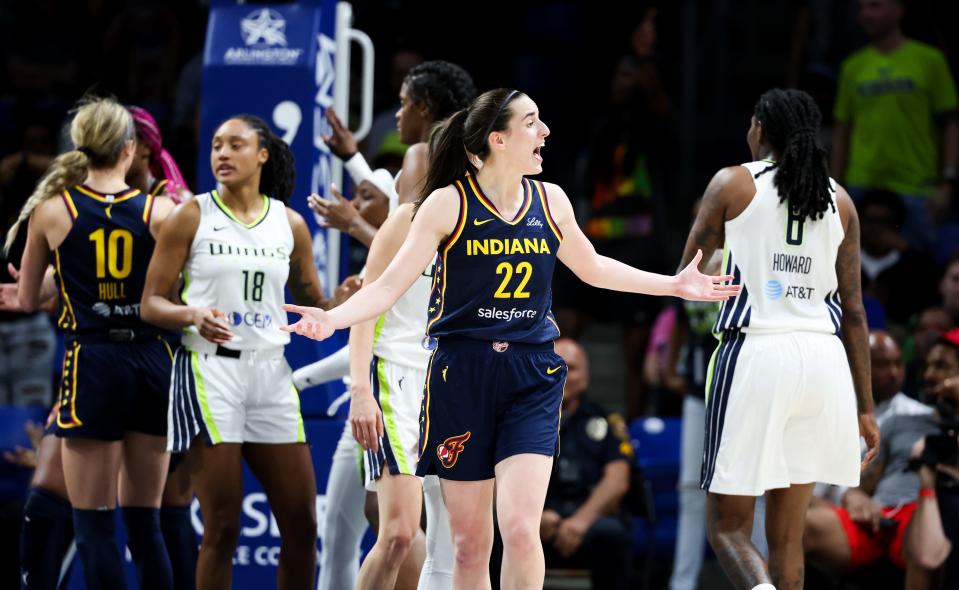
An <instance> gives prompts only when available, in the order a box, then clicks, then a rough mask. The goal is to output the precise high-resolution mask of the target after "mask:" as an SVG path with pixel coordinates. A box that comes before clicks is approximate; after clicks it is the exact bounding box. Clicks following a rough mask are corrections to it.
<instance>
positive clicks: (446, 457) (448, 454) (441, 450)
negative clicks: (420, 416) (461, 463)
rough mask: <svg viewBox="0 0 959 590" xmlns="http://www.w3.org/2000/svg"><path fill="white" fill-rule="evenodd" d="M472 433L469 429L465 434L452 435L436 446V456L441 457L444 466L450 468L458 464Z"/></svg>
mask: <svg viewBox="0 0 959 590" xmlns="http://www.w3.org/2000/svg"><path fill="white" fill-rule="evenodd" d="M470 434H471V433H470V432H469V431H467V432H466V433H465V434H460V435H457V436H451V437H449V438H448V439H446V440H444V441H443V442H442V443H441V444H440V445H439V446H437V447H436V456H437V457H438V458H439V460H440V463H442V464H443V467H445V468H447V469H450V468H452V467H453V465H456V460H457V459H459V456H460V453H462V452H463V449H464V448H465V447H464V445H465V444H466V441H468V440H469V439H470Z"/></svg>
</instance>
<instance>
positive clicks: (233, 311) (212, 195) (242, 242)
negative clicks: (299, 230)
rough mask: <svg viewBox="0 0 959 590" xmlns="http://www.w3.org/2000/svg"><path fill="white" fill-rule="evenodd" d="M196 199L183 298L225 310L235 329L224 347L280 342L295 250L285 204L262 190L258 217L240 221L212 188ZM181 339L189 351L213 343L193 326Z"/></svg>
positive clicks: (253, 347) (250, 347)
mask: <svg viewBox="0 0 959 590" xmlns="http://www.w3.org/2000/svg"><path fill="white" fill-rule="evenodd" d="M195 199H196V202H197V204H198V205H199V207H200V225H199V226H198V227H197V229H196V235H194V237H193V243H192V244H191V245H190V253H189V254H188V255H187V260H186V264H184V266H183V288H182V290H181V292H180V298H181V299H182V300H183V303H185V304H186V305H189V306H191V307H215V308H217V309H219V310H220V311H222V312H223V313H224V314H226V318H225V321H226V322H227V323H228V324H229V326H230V330H231V331H232V332H233V340H231V341H230V342H228V343H227V344H226V347H227V348H232V349H236V350H257V349H266V348H274V347H277V346H284V345H285V344H287V343H288V342H289V341H290V335H289V334H288V333H286V332H284V331H282V330H280V326H281V325H283V324H285V323H286V312H285V311H283V298H284V291H283V290H284V288H285V286H286V280H287V277H288V276H289V274H290V254H291V253H292V252H293V230H292V229H291V228H290V221H289V218H288V217H287V213H286V206H285V205H284V204H283V203H282V202H280V201H277V200H275V199H271V198H269V197H267V196H266V195H264V196H263V209H262V210H261V212H260V214H259V215H258V216H257V218H256V219H254V220H253V222H251V223H243V222H242V221H240V220H239V219H238V218H237V217H236V216H235V215H234V214H233V212H232V211H230V209H229V207H227V206H226V204H224V203H223V201H222V200H221V199H220V196H219V195H218V194H217V192H216V191H212V192H209V193H204V194H202V195H197V196H196V197H195ZM188 206H189V205H188ZM182 342H183V344H184V345H185V346H186V347H187V348H189V349H191V350H206V349H207V348H209V347H210V346H211V343H210V342H209V341H208V340H206V339H204V338H203V337H202V336H200V334H199V333H198V332H197V329H196V327H194V326H190V327H189V328H186V329H185V330H184V334H183V339H182Z"/></svg>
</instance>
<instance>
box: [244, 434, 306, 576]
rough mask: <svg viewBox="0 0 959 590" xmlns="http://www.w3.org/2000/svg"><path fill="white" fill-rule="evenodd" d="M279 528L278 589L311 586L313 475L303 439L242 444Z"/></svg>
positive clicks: (247, 460)
mask: <svg viewBox="0 0 959 590" xmlns="http://www.w3.org/2000/svg"><path fill="white" fill-rule="evenodd" d="M243 457H244V458H245V459H246V462H247V464H248V465H249V466H250V469H251V470H252V471H253V474H254V475H255V476H256V478H257V480H258V481H259V482H260V483H261V484H262V485H263V490H264V491H265V492H266V497H267V500H268V501H269V503H270V508H271V509H272V510H273V514H274V515H275V516H276V524H277V526H278V527H279V529H280V563H279V568H278V571H277V588H278V589H279V590H294V589H299V590H313V585H314V581H315V578H316V538H317V537H316V478H315V476H314V474H313V460H312V458H311V457H310V448H309V447H308V446H307V445H306V444H305V443H284V444H260V443H246V444H244V445H243Z"/></svg>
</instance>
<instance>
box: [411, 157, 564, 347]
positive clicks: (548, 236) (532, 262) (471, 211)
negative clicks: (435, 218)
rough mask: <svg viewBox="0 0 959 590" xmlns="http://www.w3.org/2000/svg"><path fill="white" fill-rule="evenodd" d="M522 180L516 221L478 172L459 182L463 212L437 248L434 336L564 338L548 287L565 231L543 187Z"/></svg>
mask: <svg viewBox="0 0 959 590" xmlns="http://www.w3.org/2000/svg"><path fill="white" fill-rule="evenodd" d="M522 182H523V192H524V200H523V204H522V206H521V207H520V209H519V212H518V213H517V214H516V216H515V217H514V218H513V219H506V218H505V217H503V216H502V215H501V214H500V213H499V211H497V209H496V206H495V205H493V203H492V202H491V201H490V200H489V199H488V198H487V197H486V196H485V195H484V194H483V191H482V189H481V188H480V186H479V184H478V183H477V182H476V179H475V178H473V176H472V175H468V176H466V177H464V178H462V179H461V180H457V181H456V182H455V183H454V186H455V187H456V190H457V191H458V192H459V197H460V212H459V218H458V220H457V224H456V228H455V230H454V231H453V233H452V234H451V235H450V236H449V238H447V239H446V240H445V241H444V242H442V243H441V244H440V246H439V250H438V253H439V256H438V257H437V261H436V267H435V274H434V280H433V290H432V293H431V296H430V301H429V306H428V314H429V323H428V325H427V331H428V333H429V335H430V336H431V337H433V338H440V339H442V338H443V337H444V336H456V337H463V338H470V339H475V340H487V341H497V342H526V343H543V342H548V341H551V340H554V339H555V338H556V337H557V336H559V328H558V327H557V326H556V321H555V319H554V318H553V313H552V311H551V309H550V307H551V306H552V299H553V297H552V291H551V289H550V284H551V282H552V278H553V267H554V266H555V264H556V252H557V250H558V249H559V245H560V242H561V241H562V234H561V232H560V231H559V228H558V227H557V226H556V224H555V223H554V222H553V218H552V217H551V215H550V212H549V205H548V204H547V202H546V192H545V190H544V189H543V184H542V183H541V182H536V181H531V180H528V179H525V178H524V179H523V181H522Z"/></svg>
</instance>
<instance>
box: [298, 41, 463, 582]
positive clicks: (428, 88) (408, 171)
mask: <svg viewBox="0 0 959 590" xmlns="http://www.w3.org/2000/svg"><path fill="white" fill-rule="evenodd" d="M475 96H476V89H475V86H474V85H473V79H472V78H471V77H470V75H469V74H468V73H467V72H466V71H465V70H464V69H463V68H461V67H459V66H457V65H456V64H452V63H449V62H446V61H439V60H437V61H427V62H424V63H422V64H419V65H417V66H416V67H414V68H412V69H411V70H410V72H409V73H408V74H407V75H406V78H405V79H404V81H403V84H402V85H401V87H400V96H399V98H400V109H399V110H398V111H397V113H396V126H397V129H398V131H399V135H400V141H401V142H402V143H404V144H406V145H409V146H410V148H409V149H408V150H407V151H406V154H405V155H404V157H403V167H402V169H401V170H400V172H399V173H398V174H397V176H396V179H395V180H396V190H395V191H390V195H389V197H390V210H391V211H393V210H395V209H396V206H397V204H398V203H400V204H401V203H412V202H413V201H415V200H416V197H417V195H418V193H419V191H420V190H421V189H422V186H423V182H424V181H425V178H426V167H427V150H428V146H427V144H426V142H427V141H428V140H429V134H430V130H431V129H432V128H433V125H434V124H435V123H436V122H437V121H442V120H443V119H445V118H446V117H448V116H450V115H451V114H452V113H453V112H455V111H457V110H459V109H462V108H465V107H467V106H468V105H469V103H470V101H471V100H473V98H474V97H475ZM327 113H328V118H329V120H330V126H331V129H332V134H331V135H330V136H327V137H325V138H324V139H325V141H326V143H327V144H328V145H329V146H330V149H331V150H332V151H333V152H334V154H335V155H337V156H338V157H340V158H342V159H343V160H344V161H345V162H346V167H347V169H348V170H349V171H350V174H351V175H352V177H353V179H354V182H357V183H358V184H359V182H360V180H359V179H363V178H368V177H370V176H371V175H372V174H373V173H371V172H370V171H369V166H367V165H366V162H365V160H363V156H362V154H360V153H359V152H358V148H357V145H356V141H355V139H354V138H353V136H352V134H351V133H350V131H349V130H348V129H347V128H346V127H344V126H343V125H342V123H341V122H340V121H339V119H338V118H337V117H336V114H335V113H333V112H332V110H330V111H327ZM310 206H311V207H312V208H313V209H314V211H316V212H317V213H319V214H320V215H323V216H326V217H327V218H329V219H333V218H334V217H335V216H333V215H331V208H332V207H335V205H334V204H333V203H331V202H330V201H326V200H324V199H320V198H318V197H315V196H312V197H311V198H310ZM365 217H366V216H358V220H359V221H355V222H353V223H351V224H349V225H348V226H347V227H340V228H338V229H341V230H342V231H346V232H348V233H349V234H350V235H351V236H353V237H355V238H357V239H360V240H361V241H362V240H363V239H365V238H364V236H369V239H370V240H371V241H372V239H373V238H372V236H373V235H375V233H376V231H377V230H376V229H375V228H374V226H373V225H372V223H371V222H370V220H368V219H365ZM399 225H400V228H399V229H398V230H397V231H400V232H402V233H403V235H405V233H406V231H407V230H408V227H409V223H408V220H407V222H405V223H402V224H399ZM400 241H402V238H400ZM388 249H389V250H390V252H389V253H388V254H385V255H384V262H385V263H388V262H389V260H390V259H391V258H392V256H393V253H395V248H393V247H392V246H390V247H389V248H388ZM381 268H382V267H381ZM427 295H428V294H427ZM427 295H423V296H422V297H421V300H420V307H421V311H420V313H421V317H422V318H423V319H421V320H418V321H417V322H416V323H417V324H418V325H419V326H420V328H419V332H418V336H415V337H414V336H413V333H414V331H415V330H412V329H407V330H406V331H401V333H400V334H397V335H395V336H393V337H391V336H389V335H388V334H386V335H385V336H384V337H385V338H388V339H390V340H392V339H393V338H396V340H392V341H394V342H395V341H399V342H403V341H405V340H409V339H412V338H415V342H414V341H412V340H410V341H408V342H405V343H404V344H403V345H402V346H404V347H407V346H421V345H420V340H422V335H423V328H424V322H425V317H426V314H425V308H426V302H427V299H428V297H427ZM406 317H407V319H408V320H409V321H411V322H412V321H413V320H412V317H413V316H406ZM392 323H393V322H391V324H392ZM410 325H412V324H410ZM400 326H402V322H401V323H400ZM364 338H372V336H371V335H370V336H365V337H364ZM367 346H368V345H367ZM367 350H368V348H367ZM408 350H409V349H408ZM339 354H340V353H334V355H333V356H337V355H339ZM365 354H367V355H368V354H369V353H368V352H367V353H365ZM366 358H367V359H368V357H366ZM402 358H403V359H404V362H405V364H406V365H408V364H409V362H410V356H409V355H408V354H407V355H403V357H402ZM332 360H333V359H330V358H327V359H323V360H321V361H319V362H318V363H315V364H314V365H313V367H315V369H320V368H323V369H324V372H326V373H327V375H328V374H329V373H328V370H329V369H330V368H331V364H332V363H331V361H332ZM401 364H403V363H401ZM369 365H370V361H369V360H365V361H362V360H360V361H359V363H358V365H357V366H359V367H361V369H362V370H361V371H359V373H358V374H362V376H363V379H361V380H355V379H354V380H353V383H354V384H357V386H358V387H360V389H359V391H357V392H355V393H354V395H356V396H359V397H361V398H362V399H363V401H364V402H368V401H369V400H370V399H371V395H372V394H371V393H370V390H369V388H368V387H366V388H364V387H363V384H367V385H368V384H369ZM425 368H426V361H425V360H424V361H423V363H422V366H421V367H420V369H421V370H425ZM313 372H314V371H313V369H311V368H310V367H305V368H303V369H299V370H297V372H296V376H297V377H306V376H309V375H311V374H312V373H313ZM317 372H318V371H317ZM415 391H416V394H417V395H422V388H419V389H417V390H415ZM403 399H407V400H408V399H410V398H407V397H405V396H404V398H403ZM401 401H402V400H401ZM416 403H419V402H418V400H417V402H416ZM374 406H375V404H367V405H366V408H367V409H368V410H371V411H370V412H367V413H366V414H364V415H363V419H365V420H367V423H368V424H370V423H371V421H372V420H373V417H374V415H373V412H375V411H377V410H376V408H375V407H374ZM351 412H353V406H352V405H351ZM354 417H357V415H355V414H354ZM400 420H402V418H400ZM358 451H359V447H357V446H356V439H355V438H354V431H353V430H352V428H351V425H350V424H347V425H346V427H345V428H344V432H343V437H342V438H341V439H340V442H339V443H338V444H337V448H336V452H335V454H334V457H333V465H332V467H331V469H330V478H329V483H328V484H327V500H328V501H329V502H330V504H331V505H333V506H337V507H340V508H341V509H339V510H331V511H327V515H326V522H325V527H324V548H323V555H322V558H321V559H322V565H321V568H320V581H319V585H318V587H319V590H331V589H334V590H335V589H338V588H352V587H354V586H355V576H354V570H353V569H352V568H346V567H343V565H342V564H343V563H351V564H352V563H355V562H356V560H357V558H358V556H359V542H360V539H361V537H362V534H363V530H364V529H365V523H364V521H363V517H362V513H361V510H362V503H361V502H360V498H361V496H359V495H358V494H357V493H356V491H355V490H354V489H352V488H353V487H354V486H356V485H357V484H356V482H357V477H356V467H355V466H356V453H357V452H358ZM423 488H424V494H425V499H426V519H427V539H426V559H425V562H424V561H423V558H422V552H421V550H420V551H419V552H418V551H417V547H416V541H414V547H413V548H412V549H411V550H410V551H409V552H408V558H407V560H406V561H405V562H404V564H403V567H402V568H401V570H400V573H399V578H398V579H397V589H398V590H399V589H401V588H412V586H413V585H415V584H416V579H417V577H418V578H419V583H418V585H417V587H418V588H420V590H433V589H441V588H449V580H450V576H451V575H452V554H451V551H450V549H449V535H448V533H447V532H445V528H444V527H445V525H446V522H447V521H448V518H447V516H446V509H445V507H444V505H443V499H442V497H441V495H440V490H439V481H438V480H437V479H436V477H435V476H428V477H426V479H425V480H424V483H423ZM430 523H435V525H433V526H431V525H430ZM381 524H383V523H382V522H381ZM381 528H382V527H381ZM418 555H419V557H418V558H417V556H418ZM410 562H415V563H410ZM374 563H376V562H375V560H374ZM421 565H422V567H420V566H421ZM371 566H372V564H371Z"/></svg>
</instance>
